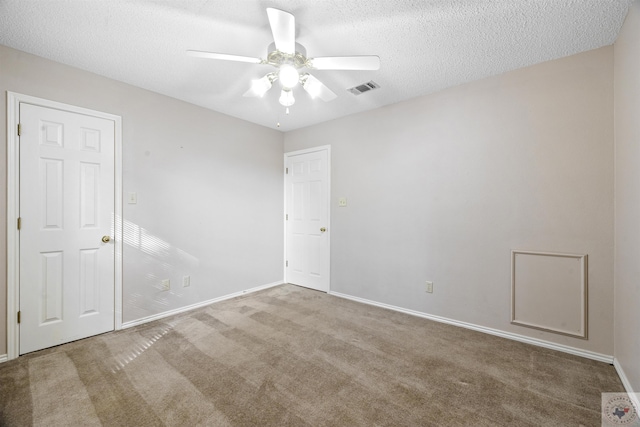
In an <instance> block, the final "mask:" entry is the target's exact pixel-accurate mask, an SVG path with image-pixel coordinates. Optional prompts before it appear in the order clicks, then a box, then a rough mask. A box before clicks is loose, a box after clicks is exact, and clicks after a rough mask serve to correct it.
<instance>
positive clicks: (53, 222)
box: [19, 103, 115, 354]
mask: <svg viewBox="0 0 640 427" xmlns="http://www.w3.org/2000/svg"><path fill="white" fill-rule="evenodd" d="M20 124H21V133H20V218H21V228H20V314H21V322H20V325H19V326H20V354H24V353H28V352H31V351H35V350H39V349H42V348H46V347H51V346H54V345H58V344H62V343H65V342H69V341H73V340H77V339H80V338H86V337H88V336H91V335H96V334H100V333H103V332H107V331H111V330H113V329H114V291H115V282H114V266H115V259H114V250H113V242H112V241H110V236H112V227H113V221H114V218H113V212H114V141H115V133H114V129H115V126H114V122H113V121H111V120H107V119H104V118H97V117H92V116H89V115H84V114H78V113H72V112H68V111H62V110H57V109H53V108H46V107H41V106H36V105H31V104H27V103H21V104H20ZM103 237H104V240H105V241H106V240H109V241H106V242H105V241H103Z"/></svg>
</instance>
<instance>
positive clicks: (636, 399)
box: [613, 359, 640, 408]
mask: <svg viewBox="0 0 640 427" xmlns="http://www.w3.org/2000/svg"><path fill="white" fill-rule="evenodd" d="M613 366H614V367H615V368H616V372H617V373H618V376H619V377H620V381H622V385H623V386H624V389H625V391H626V392H627V394H628V395H629V398H630V399H631V400H632V401H633V403H634V404H635V406H636V408H640V393H638V392H636V391H634V390H633V387H632V386H631V382H630V381H629V378H627V375H626V374H625V373H624V369H622V365H621V364H620V362H618V359H613Z"/></svg>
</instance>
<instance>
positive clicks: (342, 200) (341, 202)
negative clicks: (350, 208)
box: [338, 197, 347, 208]
mask: <svg viewBox="0 0 640 427" xmlns="http://www.w3.org/2000/svg"><path fill="white" fill-rule="evenodd" d="M338 206H340V207H341V208H344V207H346V206H347V198H346V197H340V198H339V199H338Z"/></svg>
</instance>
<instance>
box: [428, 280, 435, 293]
mask: <svg viewBox="0 0 640 427" xmlns="http://www.w3.org/2000/svg"><path fill="white" fill-rule="evenodd" d="M426 291H427V292H428V293H430V294H432V293H433V282H429V281H428V280H427V288H426Z"/></svg>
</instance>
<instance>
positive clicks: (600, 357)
mask: <svg viewBox="0 0 640 427" xmlns="http://www.w3.org/2000/svg"><path fill="white" fill-rule="evenodd" d="M329 294H331V295H335V296H337V297H340V298H345V299H349V300H352V301H357V302H361V303H363V304H369V305H373V306H376V307H381V308H386V309H389V310H394V311H399V312H401V313H406V314H410V315H412V316H417V317H423V318H425V319H429V320H434V321H436V322H440V323H447V324H449V325H453V326H459V327H461V328H466V329H471V330H474V331H478V332H483V333H485V334H489V335H495V336H498V337H502V338H507V339H510V340H514V341H520V342H523V343H527V344H532V345H536V346H538V347H544V348H548V349H551V350H558V351H562V352H564V353H569V354H573V355H575V356H581V357H585V358H587V359H592V360H597V361H600V362H606V363H609V364H611V363H613V356H609V355H607V354H600V353H595V352H593V351H589V350H582V349H579V348H575V347H571V346H568V345H562V344H556V343H552V342H549V341H545V340H540V339H537V338H530V337H526V336H524V335H519V334H514V333H511V332H505V331H501V330H499V329H493V328H487V327H484V326H479V325H474V324H473V323H467V322H461V321H459V320H453V319H449V318H446V317H441V316H435V315H433V314H428V313H423V312H420V311H415V310H410V309H407V308H402V307H397V306H395V305H389V304H384V303H381V302H376V301H371V300H368V299H364V298H359V297H354V296H351V295H346V294H341V293H339V292H333V291H330V292H329Z"/></svg>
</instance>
